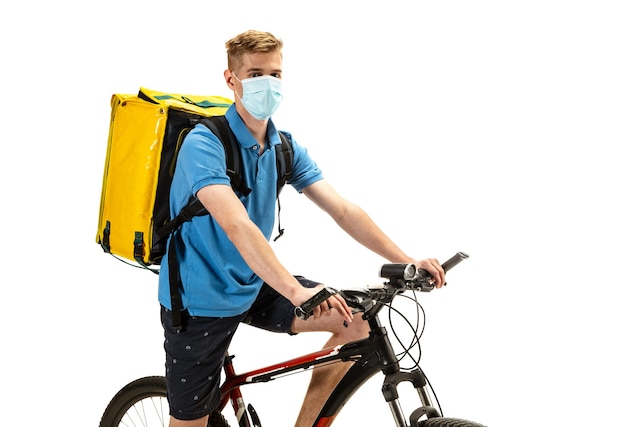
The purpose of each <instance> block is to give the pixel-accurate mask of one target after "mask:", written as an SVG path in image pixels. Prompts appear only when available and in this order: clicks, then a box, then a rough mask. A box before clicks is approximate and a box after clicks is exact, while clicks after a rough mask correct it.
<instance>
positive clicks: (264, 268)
mask: <svg viewBox="0 0 626 427" xmlns="http://www.w3.org/2000/svg"><path fill="white" fill-rule="evenodd" d="M197 197H198V198H199V199H200V201H201V202H202V204H203V205H204V206H205V207H206V208H207V210H208V211H209V214H210V215H211V216H212V217H213V218H214V219H215V221H217V223H218V224H219V225H220V227H221V228H222V229H223V230H224V232H225V233H226V235H227V236H228V238H229V239H230V241H231V242H233V244H234V245H235V247H236V248H237V250H238V251H239V253H240V254H241V256H242V257H243V259H244V260H245V261H246V263H247V264H248V266H250V268H251V269H252V271H254V272H255V273H256V274H257V275H258V276H259V277H260V278H261V279H263V280H264V281H265V282H266V283H267V284H269V285H270V286H271V287H272V288H274V289H275V290H276V291H277V292H279V293H280V294H281V295H283V296H284V297H285V298H287V299H288V300H289V301H291V303H292V304H294V305H296V306H298V305H300V304H302V303H304V302H305V301H306V300H308V299H309V298H311V297H312V296H313V295H315V294H316V293H317V290H315V289H308V288H304V287H303V286H301V285H300V283H298V281H297V280H296V279H295V278H294V277H293V275H292V274H291V273H289V271H287V269H286V268H285V267H284V266H283V265H282V264H281V263H280V262H279V260H278V258H277V257H276V254H275V253H274V251H273V250H272V247H271V246H270V244H269V243H268V241H267V240H266V239H265V236H264V235H263V233H262V232H261V230H259V228H258V227H257V226H256V224H254V223H253V222H252V221H251V220H250V217H249V216H248V212H246V209H245V207H244V206H243V204H242V203H241V201H240V200H239V198H237V196H236V195H235V193H234V192H233V190H232V188H231V187H230V186H227V185H208V186H206V187H204V188H202V189H200V191H198V193H197ZM330 306H332V307H333V308H335V309H337V310H338V311H339V313H340V314H341V315H342V316H343V317H344V319H345V320H347V321H351V319H352V312H351V311H350V309H349V308H348V306H347V304H346V302H345V301H344V300H343V298H341V297H339V296H333V297H331V298H330V299H329V300H328V304H322V305H321V306H320V308H319V310H318V311H316V313H315V314H314V316H316V317H317V316H319V315H320V314H321V313H322V312H326V311H328V310H329V307H330Z"/></svg>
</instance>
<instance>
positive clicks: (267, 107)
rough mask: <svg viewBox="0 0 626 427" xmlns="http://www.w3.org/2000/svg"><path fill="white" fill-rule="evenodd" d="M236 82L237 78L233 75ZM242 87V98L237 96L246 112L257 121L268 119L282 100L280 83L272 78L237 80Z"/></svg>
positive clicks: (261, 77)
mask: <svg viewBox="0 0 626 427" xmlns="http://www.w3.org/2000/svg"><path fill="white" fill-rule="evenodd" d="M233 76H235V78H236V79H237V80H239V78H238V77H237V76H236V75H235V73H233ZM239 81H240V82H241V84H242V86H243V96H242V97H241V96H239V94H237V92H235V94H237V96H238V97H239V99H240V100H241V102H242V103H243V106H244V107H246V110H248V112H249V113H250V114H252V116H253V117H254V118H255V119H257V120H266V119H268V118H269V117H270V116H271V115H272V114H274V112H275V111H276V109H277V108H278V106H279V105H280V102H281V101H282V100H283V94H282V86H283V85H282V81H281V80H280V79H277V78H276V77H272V76H259V77H251V78H249V79H243V80H239Z"/></svg>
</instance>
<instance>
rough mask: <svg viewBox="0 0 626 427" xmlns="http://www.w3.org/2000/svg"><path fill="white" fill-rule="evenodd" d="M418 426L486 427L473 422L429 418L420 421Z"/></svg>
mask: <svg viewBox="0 0 626 427" xmlns="http://www.w3.org/2000/svg"><path fill="white" fill-rule="evenodd" d="M417 425H418V427H486V426H484V425H483V424H479V423H475V422H473V421H468V420H462V419H460V418H444V417H436V418H428V419H427V420H423V421H419V422H418V423H417Z"/></svg>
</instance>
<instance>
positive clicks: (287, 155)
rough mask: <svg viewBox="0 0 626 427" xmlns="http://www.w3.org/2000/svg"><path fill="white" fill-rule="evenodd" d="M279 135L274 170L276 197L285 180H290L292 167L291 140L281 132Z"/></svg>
mask: <svg viewBox="0 0 626 427" xmlns="http://www.w3.org/2000/svg"><path fill="white" fill-rule="evenodd" d="M278 135H280V140H281V142H282V143H281V144H280V149H279V150H276V169H277V170H278V181H277V182H276V196H278V195H279V194H280V191H281V190H282V189H283V187H284V186H285V184H286V183H287V180H289V179H290V178H291V174H292V170H291V168H292V166H293V147H292V146H291V140H290V139H289V137H288V136H287V135H285V134H284V133H283V132H278Z"/></svg>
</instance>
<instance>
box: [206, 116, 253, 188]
mask: <svg viewBox="0 0 626 427" xmlns="http://www.w3.org/2000/svg"><path fill="white" fill-rule="evenodd" d="M198 123H202V124H203V125H205V126H206V127H207V128H209V130H210V131H211V132H213V134H215V136H217V139H219V140H220V142H221V143H222V145H223V146H224V152H225V153H226V173H227V174H228V177H229V178H230V183H231V186H232V187H233V189H234V190H235V191H238V192H240V193H242V194H243V195H244V196H247V195H248V194H250V191H251V190H250V188H248V187H247V186H246V185H245V183H244V179H243V178H242V175H241V152H240V150H239V144H238V143H237V137H236V136H235V134H234V133H233V131H232V130H231V128H230V126H229V125H228V123H227V122H226V117H224V116H213V117H203V118H201V119H200V120H199V121H198Z"/></svg>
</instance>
